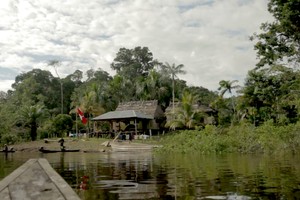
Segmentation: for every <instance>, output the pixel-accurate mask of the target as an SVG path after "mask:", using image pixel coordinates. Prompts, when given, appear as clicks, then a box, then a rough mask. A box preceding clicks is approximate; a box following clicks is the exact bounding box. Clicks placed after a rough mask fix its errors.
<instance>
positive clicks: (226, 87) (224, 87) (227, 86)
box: [218, 80, 240, 125]
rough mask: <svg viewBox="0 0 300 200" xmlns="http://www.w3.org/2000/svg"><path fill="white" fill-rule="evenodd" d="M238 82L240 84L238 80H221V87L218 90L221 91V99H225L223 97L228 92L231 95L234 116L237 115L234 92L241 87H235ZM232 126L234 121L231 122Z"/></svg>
mask: <svg viewBox="0 0 300 200" xmlns="http://www.w3.org/2000/svg"><path fill="white" fill-rule="evenodd" d="M237 82H238V80H233V81H225V80H221V81H220V82H219V85H220V87H219V88H218V90H219V91H220V97H221V98H223V96H224V94H225V93H226V92H229V94H230V95H231V105H232V109H233V114H234V113H235V106H234V102H233V95H232V90H233V89H237V88H239V87H240V86H239V85H234V84H235V83H237ZM231 125H232V121H231Z"/></svg>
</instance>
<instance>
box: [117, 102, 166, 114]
mask: <svg viewBox="0 0 300 200" xmlns="http://www.w3.org/2000/svg"><path fill="white" fill-rule="evenodd" d="M125 110H135V111H138V112H141V113H144V114H145V115H148V116H151V117H153V118H161V117H164V112H163V110H162V109H161V106H160V105H158V101H157V100H151V101H129V102H123V103H120V104H119V105H118V107H117V109H116V111H125Z"/></svg>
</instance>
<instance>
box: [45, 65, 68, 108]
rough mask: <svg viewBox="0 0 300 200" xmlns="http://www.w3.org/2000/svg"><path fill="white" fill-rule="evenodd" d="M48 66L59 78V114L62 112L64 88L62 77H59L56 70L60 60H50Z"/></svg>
mask: <svg viewBox="0 0 300 200" xmlns="http://www.w3.org/2000/svg"><path fill="white" fill-rule="evenodd" d="M48 65H49V66H52V67H53V68H54V70H55V73H56V75H57V77H58V79H59V82H60V99H61V102H60V103H61V114H63V113H64V90H63V81H62V79H61V78H60V76H59V74H58V72H57V67H58V66H60V62H59V61H57V60H51V61H49V63H48Z"/></svg>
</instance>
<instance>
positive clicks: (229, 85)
mask: <svg viewBox="0 0 300 200" xmlns="http://www.w3.org/2000/svg"><path fill="white" fill-rule="evenodd" d="M237 82H239V81H238V80H233V81H225V80H222V81H220V82H219V85H220V87H219V88H218V90H220V91H221V92H220V96H221V97H223V96H224V94H225V93H226V92H229V94H230V95H231V96H232V90H233V89H237V88H239V86H238V85H233V84H234V83H237Z"/></svg>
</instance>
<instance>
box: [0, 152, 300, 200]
mask: <svg viewBox="0 0 300 200" xmlns="http://www.w3.org/2000/svg"><path fill="white" fill-rule="evenodd" d="M29 158H46V159H47V160H48V161H49V163H50V164H51V166H52V167H53V168H54V169H55V170H56V171H57V172H58V173H59V174H60V175H61V176H62V177H63V178H64V179H65V180H66V181H67V182H68V183H69V184H70V185H71V187H72V188H73V189H74V190H75V191H76V193H77V194H78V195H79V196H80V197H81V199H84V200H93V199H103V200H107V199H109V200H115V199H144V200H145V199H178V200H179V199H180V200H181V199H184V200H191V199H217V200H218V199H242V200H244V199H245V200H246V199H280V200H284V199H300V156H299V155H281V156H275V155H240V154H225V155H200V154H197V153H195V154H193V155H178V154H174V155H156V154H154V153H151V152H135V153H132V152H129V153H125V152H124V153H121V152H103V153H82V152H79V153H53V154H42V153H37V152H36V153H28V152H16V153H14V154H8V155H5V154H2V155H0V180H1V179H3V178H4V177H5V176H7V175H8V174H9V173H11V172H12V171H13V170H15V169H16V168H18V167H19V166H20V165H22V164H23V163H24V162H26V161H27V160H28V159H29Z"/></svg>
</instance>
